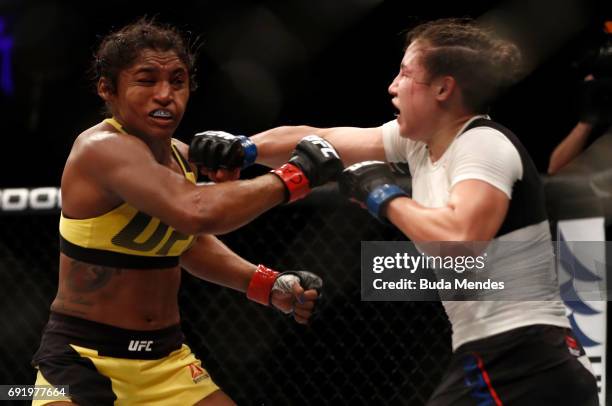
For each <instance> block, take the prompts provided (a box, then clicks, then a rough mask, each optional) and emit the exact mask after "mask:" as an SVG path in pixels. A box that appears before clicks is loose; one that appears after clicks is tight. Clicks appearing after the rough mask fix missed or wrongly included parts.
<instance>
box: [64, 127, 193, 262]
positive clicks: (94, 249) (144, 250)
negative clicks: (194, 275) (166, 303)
mask: <svg viewBox="0 0 612 406" xmlns="http://www.w3.org/2000/svg"><path fill="white" fill-rule="evenodd" d="M105 121H106V122H107V123H109V124H111V125H112V126H113V127H115V128H116V129H117V130H119V131H120V132H122V133H124V134H125V133H126V132H125V130H123V128H122V127H121V124H119V123H118V122H117V121H116V120H115V119H106V120H105ZM172 153H173V156H174V159H176V161H177V162H178V164H179V166H180V167H181V169H182V170H183V173H184V174H185V178H187V179H188V180H189V181H191V182H193V183H195V182H196V176H195V174H194V173H193V171H191V167H190V166H189V164H188V162H187V161H186V159H185V158H184V157H183V156H182V155H181V153H180V152H179V151H178V149H177V148H176V146H175V145H174V143H173V144H172ZM59 228H60V250H61V251H62V252H63V253H64V254H66V255H68V256H69V257H71V258H74V259H77V260H80V261H83V262H88V263H92V264H96V265H103V266H112V267H120V268H140V269H147V268H149V269H150V268H168V267H172V266H176V265H178V262H179V256H180V255H181V254H182V253H183V252H185V251H186V250H187V249H188V248H189V247H190V246H191V244H192V242H193V240H194V238H195V237H194V236H189V235H184V234H181V233H179V232H178V231H176V230H175V229H173V228H172V227H170V226H168V225H167V224H164V223H162V222H161V221H160V220H159V219H158V218H156V217H152V216H149V215H148V214H145V213H142V212H140V211H138V210H137V209H136V208H135V207H133V206H131V205H130V204H128V203H123V204H122V205H120V206H118V207H116V208H115V209H113V210H111V211H109V212H107V213H105V214H102V215H101V216H98V217H94V218H89V219H71V218H67V217H64V215H63V213H62V215H61V218H60V227H59Z"/></svg>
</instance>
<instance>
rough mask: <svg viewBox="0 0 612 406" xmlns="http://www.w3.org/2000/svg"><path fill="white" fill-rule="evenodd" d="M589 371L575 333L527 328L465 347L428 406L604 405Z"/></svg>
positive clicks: (454, 357) (456, 355)
mask: <svg viewBox="0 0 612 406" xmlns="http://www.w3.org/2000/svg"><path fill="white" fill-rule="evenodd" d="M585 365H588V368H587V367H586V366H585ZM589 369H590V364H589V363H588V359H587V357H586V355H585V353H584V349H583V348H582V346H581V345H580V343H579V342H578V340H576V338H575V337H574V336H573V334H572V332H571V330H570V329H567V328H562V327H556V326H550V325H533V326H527V327H521V328H517V329H514V330H511V331H508V332H505V333H501V334H497V335H494V336H491V337H487V338H485V339H482V340H477V341H473V342H469V343H467V344H464V345H462V346H461V347H459V348H458V349H457V351H455V353H454V354H453V356H452V358H451V362H450V366H449V368H448V370H447V371H446V373H445V375H444V377H443V378H442V382H441V383H440V385H439V386H438V387H437V389H436V390H435V391H434V393H433V395H432V396H431V398H430V399H429V401H428V402H427V406H451V405H452V406H501V405H505V406H515V405H516V406H549V405H550V406H598V405H599V400H598V394H597V381H596V379H595V376H594V375H593V373H592V372H591V371H590V370H589Z"/></svg>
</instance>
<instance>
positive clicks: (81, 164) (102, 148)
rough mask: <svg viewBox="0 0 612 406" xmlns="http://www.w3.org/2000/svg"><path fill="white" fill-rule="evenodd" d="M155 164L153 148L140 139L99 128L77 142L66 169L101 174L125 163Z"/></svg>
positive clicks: (88, 132) (85, 132) (93, 128)
mask: <svg viewBox="0 0 612 406" xmlns="http://www.w3.org/2000/svg"><path fill="white" fill-rule="evenodd" d="M138 160H145V161H151V160H154V157H153V154H152V153H151V150H150V149H149V147H148V146H147V145H146V144H145V143H144V142H143V141H142V140H141V139H139V138H138V137H133V136H130V135H126V134H121V133H119V132H117V131H115V130H113V129H112V128H108V126H107V125H104V124H103V123H102V124H98V125H96V126H94V127H91V128H90V129H88V130H86V131H84V132H83V133H81V134H80V135H79V136H78V137H77V139H76V140H75V142H74V144H73V146H72V150H71V152H70V155H69V157H68V161H67V162H66V167H67V168H68V167H70V166H73V165H74V166H77V167H78V168H79V170H81V171H85V172H88V171H90V170H91V171H95V173H96V174H101V173H103V171H104V170H105V168H106V169H111V168H113V167H116V166H117V165H118V164H121V163H122V162H124V163H127V162H134V161H138Z"/></svg>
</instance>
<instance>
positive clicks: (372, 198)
mask: <svg viewBox="0 0 612 406" xmlns="http://www.w3.org/2000/svg"><path fill="white" fill-rule="evenodd" d="M338 183H339V186H340V193H342V194H343V195H345V196H346V197H348V198H349V199H351V200H355V201H357V202H358V203H360V204H361V205H362V206H365V207H367V209H368V211H369V212H370V213H371V214H372V215H373V216H374V217H376V218H377V219H379V220H381V221H382V220H384V218H385V210H386V206H387V204H388V203H389V202H390V201H391V200H393V199H395V198H396V197H400V196H408V194H407V193H406V192H405V191H404V190H402V189H401V188H400V187H399V186H397V185H396V184H395V178H394V177H393V173H392V172H391V168H389V165H387V164H386V163H385V162H381V161H364V162H359V163H356V164H354V165H351V166H349V167H348V168H346V169H345V170H344V171H343V172H342V174H341V175H340V179H339V181H338Z"/></svg>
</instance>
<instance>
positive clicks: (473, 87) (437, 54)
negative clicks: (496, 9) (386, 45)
mask: <svg viewBox="0 0 612 406" xmlns="http://www.w3.org/2000/svg"><path fill="white" fill-rule="evenodd" d="M416 40H419V41H422V42H424V43H425V51H424V53H423V59H422V63H423V66H424V67H425V69H426V70H427V72H428V73H429V75H430V77H431V78H435V77H438V76H441V75H450V76H452V77H454V78H455V80H456V81H457V85H458V86H459V88H460V89H461V93H462V95H463V100H464V103H465V105H466V106H467V107H468V108H469V109H471V110H472V111H474V112H476V113H483V112H486V110H487V109H488V106H489V104H490V103H491V101H492V100H493V99H494V98H495V97H496V96H497V95H498V94H499V93H500V92H501V91H502V90H503V89H505V88H506V87H508V86H510V85H511V84H513V83H514V82H515V81H516V80H518V79H519V78H520V75H521V74H522V66H521V65H522V63H521V53H520V51H519V49H518V47H517V46H516V45H515V44H513V43H512V42H510V41H507V40H503V39H501V38H498V37H497V36H496V35H494V33H493V32H492V31H491V30H489V29H486V28H484V27H481V26H478V25H476V23H475V22H474V20H471V19H440V20H435V21H431V22H427V23H424V24H421V25H419V26H417V27H415V28H414V29H412V30H411V31H410V32H408V34H407V36H406V47H408V46H409V45H410V43H412V42H414V41H416Z"/></svg>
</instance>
